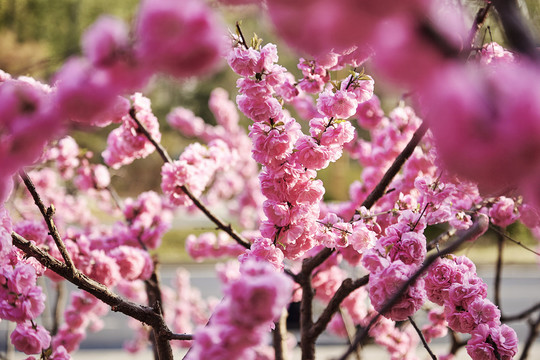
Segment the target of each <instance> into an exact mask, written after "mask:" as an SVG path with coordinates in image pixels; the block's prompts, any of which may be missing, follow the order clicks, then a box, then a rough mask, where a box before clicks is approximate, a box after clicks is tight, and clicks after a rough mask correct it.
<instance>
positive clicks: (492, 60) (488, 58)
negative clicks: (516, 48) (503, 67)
mask: <svg viewBox="0 0 540 360" xmlns="http://www.w3.org/2000/svg"><path fill="white" fill-rule="evenodd" d="M516 60H517V59H516V56H515V54H514V53H512V52H510V51H508V50H506V49H505V48H503V47H502V46H501V45H499V44H497V43H496V42H490V43H488V44H484V46H482V51H481V52H480V63H482V64H486V65H497V64H501V63H512V62H515V61H516Z"/></svg>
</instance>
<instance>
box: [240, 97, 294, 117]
mask: <svg viewBox="0 0 540 360" xmlns="http://www.w3.org/2000/svg"><path fill="white" fill-rule="evenodd" d="M236 103H237V104H238V108H239V109H240V111H242V112H243V113H244V115H246V116H247V117H248V118H250V119H251V120H253V121H255V122H259V121H263V122H268V123H271V122H273V121H276V120H277V121H279V120H281V117H282V116H283V115H282V111H283V109H282V108H281V105H280V103H279V101H278V100H277V99H275V98H273V97H265V98H252V97H249V96H247V95H238V96H237V97H236Z"/></svg>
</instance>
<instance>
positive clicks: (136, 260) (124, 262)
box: [109, 245, 154, 280]
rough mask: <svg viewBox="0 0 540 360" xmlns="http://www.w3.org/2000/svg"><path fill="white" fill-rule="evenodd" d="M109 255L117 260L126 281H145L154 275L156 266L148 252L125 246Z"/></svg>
mask: <svg viewBox="0 0 540 360" xmlns="http://www.w3.org/2000/svg"><path fill="white" fill-rule="evenodd" d="M109 255H110V256H111V257H112V258H113V259H115V260H116V262H117V264H118V267H119V269H120V275H121V276H122V278H124V279H126V280H136V279H142V280H145V279H148V278H149V277H150V275H151V274H152V270H153V267H154V266H153V263H152V259H151V258H150V255H149V254H148V252H147V251H144V250H142V249H137V248H134V247H131V246H125V245H124V246H119V247H117V248H116V249H113V250H112V251H111V252H110V253H109Z"/></svg>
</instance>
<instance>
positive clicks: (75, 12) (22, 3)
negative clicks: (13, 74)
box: [0, 0, 139, 75]
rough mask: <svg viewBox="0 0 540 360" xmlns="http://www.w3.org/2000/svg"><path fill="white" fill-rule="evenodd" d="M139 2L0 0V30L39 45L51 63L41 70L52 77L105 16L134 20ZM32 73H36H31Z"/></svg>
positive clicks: (132, 0) (22, 40)
mask: <svg viewBox="0 0 540 360" xmlns="http://www.w3.org/2000/svg"><path fill="white" fill-rule="evenodd" d="M138 2H139V1H138V0H123V1H117V2H111V1H108V0H0V30H10V31H12V32H13V33H14V34H16V39H17V41H18V42H20V43H27V42H32V43H39V44H40V46H44V47H46V48H47V49H48V52H49V57H50V61H48V62H47V63H45V64H43V67H42V68H41V69H40V70H41V71H42V72H43V73H45V74H46V75H50V74H52V73H53V72H54V71H55V70H56V69H57V68H58V67H59V66H60V65H61V64H62V63H63V62H64V61H65V59H66V58H67V57H69V56H71V55H74V54H77V53H79V51H80V41H79V39H80V37H81V35H82V33H83V32H84V29H86V28H87V27H88V26H89V25H90V24H92V22H94V20H95V19H96V18H97V17H98V16H99V15H100V14H102V13H108V14H112V15H115V16H118V17H120V18H123V19H125V20H127V21H131V19H132V18H133V15H134V13H135V10H136V7H137V4H138ZM30 74H32V75H33V74H34V73H33V72H32V71H30Z"/></svg>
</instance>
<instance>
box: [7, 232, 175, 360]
mask: <svg viewBox="0 0 540 360" xmlns="http://www.w3.org/2000/svg"><path fill="white" fill-rule="evenodd" d="M11 239H12V241H13V245H14V246H16V247H17V248H19V249H21V250H22V251H23V252H24V253H25V254H26V255H28V256H32V257H34V258H35V259H36V260H38V261H39V262H40V263H41V264H42V265H43V266H45V267H46V268H47V269H49V270H51V271H53V272H55V273H56V274H58V275H60V276H62V277H63V278H64V279H66V280H67V281H69V282H71V283H72V284H74V285H76V286H77V287H78V288H79V289H82V290H84V291H86V292H88V293H89V294H92V295H93V296H95V297H96V298H98V299H99V300H101V301H103V302H104V303H105V304H107V305H109V306H110V307H111V310H112V311H117V312H121V313H123V314H125V315H128V316H130V317H132V318H134V319H136V320H138V321H140V322H141V323H144V324H148V325H150V326H151V327H152V328H153V329H154V330H155V331H156V333H157V335H158V337H159V339H160V346H162V347H160V349H159V354H160V360H172V350H169V349H170V343H169V342H168V341H167V340H170V339H172V338H173V336H176V335H174V334H173V333H172V332H171V331H170V330H169V328H168V327H167V325H166V324H165V320H164V319H163V317H162V316H161V315H160V314H158V313H156V312H155V311H154V309H152V308H151V307H148V306H143V305H138V304H135V303H133V302H131V301H128V300H125V299H123V298H122V297H120V296H119V295H117V294H115V293H113V292H112V291H111V290H110V289H109V288H107V287H106V286H105V285H103V284H100V283H99V282H97V281H95V280H93V279H91V278H89V277H88V276H86V275H85V274H83V273H81V272H80V271H79V270H77V269H74V270H72V269H70V268H69V267H68V266H67V265H66V264H64V263H62V262H60V261H58V260H57V259H55V258H53V257H52V256H50V255H49V254H47V253H46V252H44V251H43V250H41V249H40V248H38V247H37V246H36V245H34V244H33V243H32V242H30V241H28V240H26V239H25V238H23V237H22V236H21V235H19V234H17V233H15V232H12V233H11Z"/></svg>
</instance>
